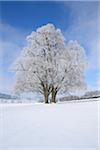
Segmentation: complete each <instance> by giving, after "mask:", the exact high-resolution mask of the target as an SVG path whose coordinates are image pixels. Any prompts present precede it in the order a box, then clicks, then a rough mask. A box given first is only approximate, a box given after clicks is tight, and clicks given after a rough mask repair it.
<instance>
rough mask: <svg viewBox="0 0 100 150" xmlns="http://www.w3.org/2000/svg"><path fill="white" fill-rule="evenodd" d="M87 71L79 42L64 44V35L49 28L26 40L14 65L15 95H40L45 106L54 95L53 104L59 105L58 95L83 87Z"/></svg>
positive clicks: (35, 33)
mask: <svg viewBox="0 0 100 150" xmlns="http://www.w3.org/2000/svg"><path fill="white" fill-rule="evenodd" d="M84 68H85V52H84V49H83V48H82V47H81V46H80V45H79V44H78V43H77V42H76V41H70V42H69V43H68V44H65V41H64V37H63V35H62V33H61V31H60V30H59V29H56V28H55V27H54V26H53V25H52V24H47V25H45V26H42V27H40V28H38V29H37V30H36V32H32V33H31V34H30V35H29V36H28V37H27V46H26V47H25V48H24V49H23V50H22V52H21V55H20V57H19V58H18V59H17V60H16V62H15V64H14V67H13V70H14V71H15V72H16V84H15V92H16V93H22V92H34V91H37V92H40V93H41V94H43V95H44V99H45V103H48V97H49V95H50V94H51V102H56V95H57V93H58V92H59V91H61V90H63V89H66V90H67V91H68V90H70V89H72V88H73V89H74V88H76V87H81V88H82V87H84V85H85V84H84V83H85V82H84Z"/></svg>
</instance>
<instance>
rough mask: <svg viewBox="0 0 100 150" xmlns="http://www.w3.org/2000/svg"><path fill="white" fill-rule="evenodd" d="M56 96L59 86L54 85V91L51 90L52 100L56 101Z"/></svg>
mask: <svg viewBox="0 0 100 150" xmlns="http://www.w3.org/2000/svg"><path fill="white" fill-rule="evenodd" d="M56 96H57V88H55V87H54V86H52V91H51V102H52V103H56Z"/></svg>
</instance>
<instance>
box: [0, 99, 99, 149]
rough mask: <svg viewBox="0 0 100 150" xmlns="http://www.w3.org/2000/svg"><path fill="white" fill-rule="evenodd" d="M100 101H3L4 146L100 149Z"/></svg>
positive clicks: (0, 143) (0, 139)
mask: <svg viewBox="0 0 100 150" xmlns="http://www.w3.org/2000/svg"><path fill="white" fill-rule="evenodd" d="M99 108H100V101H98V102H97V101H96V102H82V103H78V102H75V103H74V102H67V103H62V104H0V150H59V149H60V150H100V148H99V140H100V139H99V131H100V130H99V127H100V120H99V116H100V109H99Z"/></svg>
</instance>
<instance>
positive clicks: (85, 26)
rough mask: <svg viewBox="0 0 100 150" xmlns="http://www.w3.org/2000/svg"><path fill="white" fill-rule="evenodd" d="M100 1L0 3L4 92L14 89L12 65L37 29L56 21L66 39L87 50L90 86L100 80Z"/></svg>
mask: <svg viewBox="0 0 100 150" xmlns="http://www.w3.org/2000/svg"><path fill="white" fill-rule="evenodd" d="M99 9H100V2H68V1H67V2H57V1H55V2H53V1H52V2H50V1H49V2H48V1H47V2H46V1H45V2H33V1H30V2H28V1H26V2H25V1H24V2H23V1H19V2H18V1H17V2H13V1H12V2H0V91H1V92H7V93H9V92H11V90H12V89H13V85H14V73H12V72H11V71H10V69H9V68H10V66H11V64H12V63H13V62H14V60H15V59H16V58H17V57H18V56H19V54H20V52H21V49H22V47H23V46H24V45H25V42H26V41H25V38H26V36H27V35H28V34H30V33H31V32H32V31H33V30H36V28H38V27H40V26H42V25H44V24H47V23H53V24H54V25H55V26H56V27H57V28H60V29H61V30H62V32H63V34H64V36H65V38H66V42H68V41H69V40H77V41H78V42H79V43H80V44H81V45H82V46H83V47H84V48H85V51H86V55H87V60H88V69H87V71H86V82H87V86H88V88H90V89H91V88H99V86H100V81H99V79H100V78H99V75H100V61H99V59H100V58H99V56H100V52H99V48H100V30H99V25H100V21H99V18H100V10H99Z"/></svg>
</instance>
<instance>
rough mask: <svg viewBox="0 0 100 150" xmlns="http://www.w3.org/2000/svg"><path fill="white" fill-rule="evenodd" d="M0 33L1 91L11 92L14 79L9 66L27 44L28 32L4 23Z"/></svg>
mask: <svg viewBox="0 0 100 150" xmlns="http://www.w3.org/2000/svg"><path fill="white" fill-rule="evenodd" d="M0 33H1V37H0V91H8V92H9V91H11V89H12V86H13V81H14V80H13V73H11V72H10V69H9V68H10V66H11V64H12V63H13V62H14V60H15V59H16V58H17V56H18V55H19V54H20V51H21V49H22V47H23V46H24V45H25V38H26V35H27V33H26V32H21V31H19V30H18V29H16V28H14V27H12V26H10V25H8V24H2V23H0Z"/></svg>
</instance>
